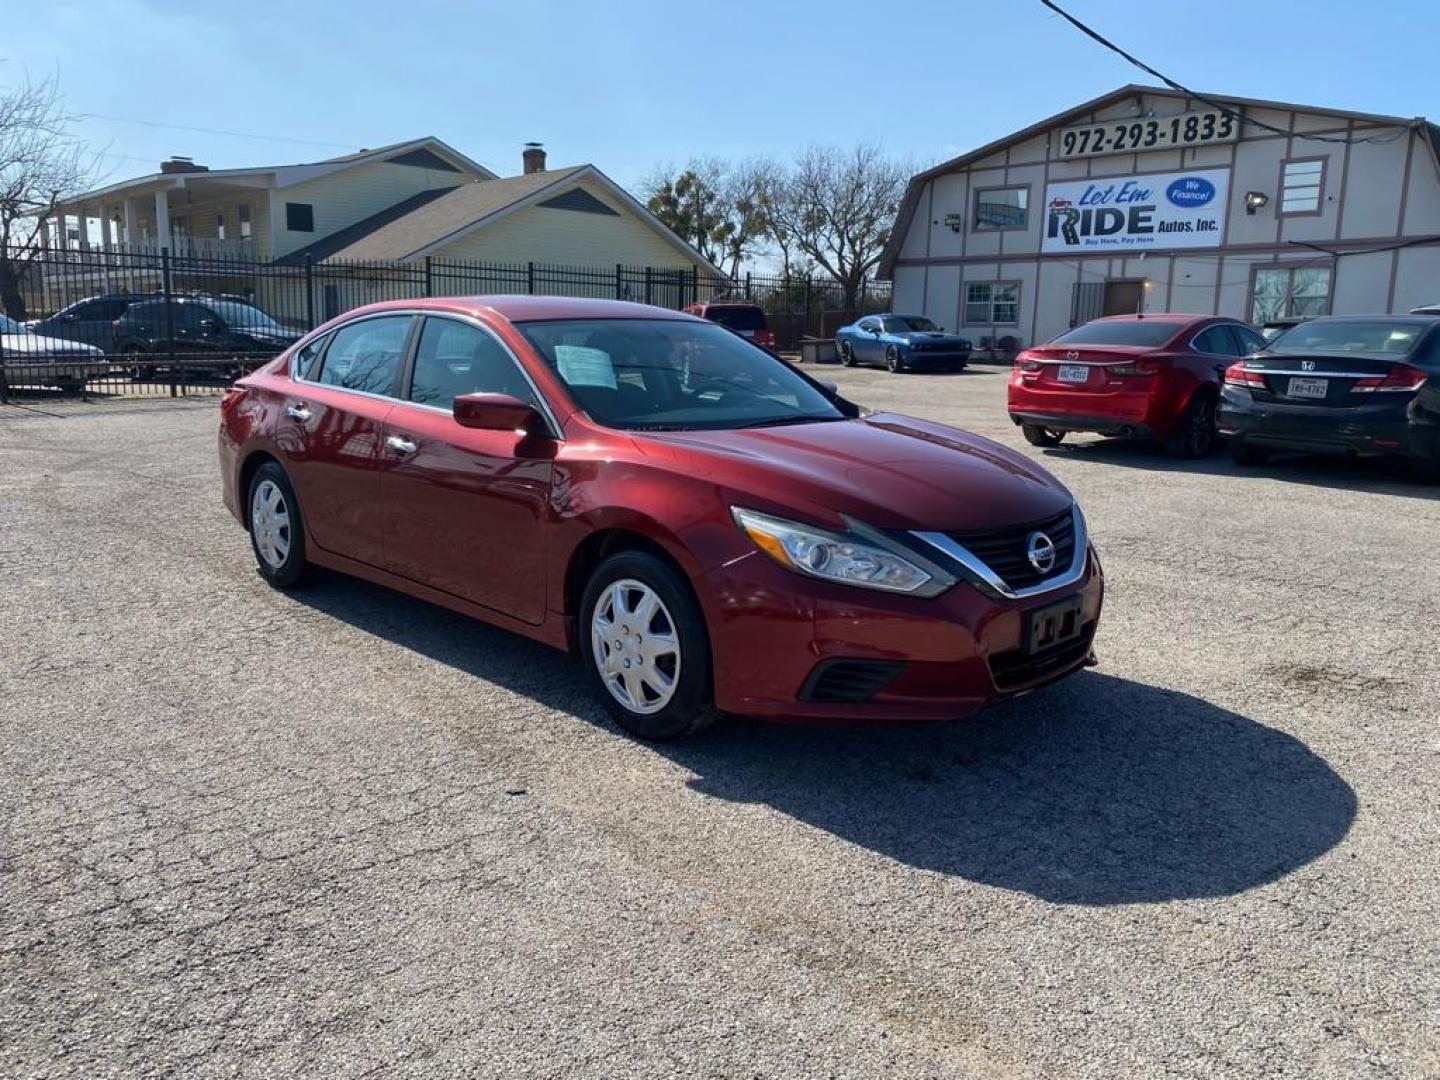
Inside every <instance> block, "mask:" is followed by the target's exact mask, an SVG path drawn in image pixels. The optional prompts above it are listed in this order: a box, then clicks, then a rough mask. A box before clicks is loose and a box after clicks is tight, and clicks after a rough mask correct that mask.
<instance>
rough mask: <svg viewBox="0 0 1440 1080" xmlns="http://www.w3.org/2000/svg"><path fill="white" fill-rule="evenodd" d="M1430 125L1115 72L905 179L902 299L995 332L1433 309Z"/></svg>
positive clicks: (1026, 334) (1434, 137)
mask: <svg viewBox="0 0 1440 1080" xmlns="http://www.w3.org/2000/svg"><path fill="white" fill-rule="evenodd" d="M1437 149H1440V128H1437V127H1436V126H1435V125H1433V124H1431V123H1428V122H1427V121H1425V120H1424V119H1421V118H1413V119H1406V118H1403V117H1395V116H1376V115H1372V114H1368V113H1355V112H1345V111H1342V110H1338V109H1327V108H1320V107H1317V106H1310V105H1290V104H1283V103H1280V102H1274V101H1255V100H1251V99H1247V98H1237V97H1228V96H1225V95H1208V94H1207V95H1205V96H1204V97H1203V98H1202V97H1190V96H1187V95H1186V94H1184V93H1181V92H1177V91H1172V90H1168V89H1164V88H1156V87H1148V86H1126V87H1122V88H1121V89H1119V90H1116V91H1114V92H1113V93H1109V94H1106V95H1105V96H1103V97H1099V98H1096V99H1095V100H1093V101H1087V102H1085V103H1083V104H1081V105H1077V106H1075V107H1074V108H1073V109H1069V110H1067V111H1066V112H1063V113H1060V114H1059V115H1057V116H1052V117H1050V118H1049V119H1047V120H1043V121H1041V122H1040V123H1038V124H1035V125H1033V126H1032V127H1028V128H1026V129H1024V130H1023V131H1017V132H1016V133H1014V134H1013V135H1009V136H1006V137H1005V138H1003V139H1000V140H998V141H996V142H993V143H990V144H989V145H988V146H982V147H980V148H979V149H978V150H975V151H973V152H971V153H968V154H964V155H962V156H960V157H958V158H955V159H953V160H951V161H947V162H944V163H943V164H941V165H938V166H936V167H935V168H933V169H930V170H928V171H926V172H923V173H920V174H919V175H918V176H916V177H914V178H913V179H912V180H911V182H910V186H909V189H908V191H907V192H906V195H905V199H904V202H903V203H902V205H901V208H900V213H899V216H898V218H897V220H896V223H895V228H894V230H893V231H892V234H891V237H890V243H889V246H888V247H887V248H886V250H885V254H884V257H883V259H882V261H881V264H880V271H881V276H882V277H890V278H891V279H892V280H893V282H894V300H893V308H892V310H894V311H895V312H897V313H903V314H923V315H926V316H929V317H930V318H931V319H933V320H934V321H935V322H937V323H939V324H940V325H942V326H944V327H946V328H947V329H956V328H958V329H959V330H961V331H962V332H964V333H965V334H967V335H968V336H972V337H974V338H976V339H981V338H986V337H989V338H992V339H994V340H995V341H997V342H998V341H1001V340H1002V339H1005V338H1011V339H1013V341H1005V342H1004V343H1003V344H1004V346H1010V345H1012V344H1014V345H1027V344H1031V343H1034V342H1037V341H1045V340H1048V339H1049V338H1051V337H1053V336H1054V335H1055V334H1057V333H1059V332H1060V331H1062V330H1064V329H1066V328H1067V327H1070V326H1073V325H1075V324H1076V323H1079V322H1083V321H1085V320H1087V319H1090V318H1094V317H1096V316H1098V315H1104V314H1123V313H1128V312H1134V311H1137V310H1144V311H1149V312H1158V311H1183V312H1200V313H1207V312H1213V313H1215V314H1219V315H1231V316H1235V317H1238V318H1242V319H1247V320H1250V321H1252V322H1255V323H1264V322H1267V321H1270V320H1273V319H1279V318H1285V317H1291V316H1312V315H1319V314H1325V313H1335V314H1355V313H1368V312H1393V311H1407V310H1409V309H1410V308H1412V307H1416V306H1418V305H1421V304H1432V303H1440V159H1437Z"/></svg>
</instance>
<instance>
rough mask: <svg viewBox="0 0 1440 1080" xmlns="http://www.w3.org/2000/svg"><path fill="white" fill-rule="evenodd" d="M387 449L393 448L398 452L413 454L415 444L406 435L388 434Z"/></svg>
mask: <svg viewBox="0 0 1440 1080" xmlns="http://www.w3.org/2000/svg"><path fill="white" fill-rule="evenodd" d="M385 449H386V450H393V451H394V452H395V453H397V454H413V453H414V452H415V444H414V443H413V442H411V441H410V440H409V439H407V438H405V436H404V435H386V436H385Z"/></svg>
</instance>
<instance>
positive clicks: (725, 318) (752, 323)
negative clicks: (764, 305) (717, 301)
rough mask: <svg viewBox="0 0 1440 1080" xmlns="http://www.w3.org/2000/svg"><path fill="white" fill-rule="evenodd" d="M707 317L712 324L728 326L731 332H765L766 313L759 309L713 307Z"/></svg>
mask: <svg viewBox="0 0 1440 1080" xmlns="http://www.w3.org/2000/svg"><path fill="white" fill-rule="evenodd" d="M705 317H706V318H707V319H709V320H710V321H711V322H717V323H719V324H720V325H721V326H728V327H730V329H731V330H764V329H765V313H764V312H763V311H761V310H760V309H759V308H758V307H745V306H743V305H740V306H736V307H719V306H716V307H711V308H709V309H708V310H707V311H706V312H705Z"/></svg>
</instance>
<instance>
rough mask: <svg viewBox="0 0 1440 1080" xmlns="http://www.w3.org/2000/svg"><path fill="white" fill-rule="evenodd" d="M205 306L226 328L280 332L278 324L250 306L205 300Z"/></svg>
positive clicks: (233, 301)
mask: <svg viewBox="0 0 1440 1080" xmlns="http://www.w3.org/2000/svg"><path fill="white" fill-rule="evenodd" d="M205 306H206V307H208V308H209V309H210V310H211V311H213V312H215V314H216V315H218V316H219V317H220V318H221V319H222V320H223V321H224V323H225V325H226V326H243V327H245V328H246V329H249V330H282V329H284V328H283V327H282V326H281V325H280V324H279V323H277V322H276V321H275V320H274V319H272V318H271V317H270V316H269V315H266V314H265V312H263V311H261V310H260V309H259V308H257V307H255V306H253V305H251V304H242V303H240V302H239V301H238V300H206V301H205Z"/></svg>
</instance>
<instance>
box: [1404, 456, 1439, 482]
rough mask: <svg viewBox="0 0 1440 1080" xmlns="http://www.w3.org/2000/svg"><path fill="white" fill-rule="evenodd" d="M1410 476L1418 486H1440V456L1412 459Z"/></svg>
mask: <svg viewBox="0 0 1440 1080" xmlns="http://www.w3.org/2000/svg"><path fill="white" fill-rule="evenodd" d="M1410 476H1411V477H1412V478H1413V479H1414V480H1415V482H1416V483H1417V484H1440V456H1436V457H1428V458H1411V459H1410Z"/></svg>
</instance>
